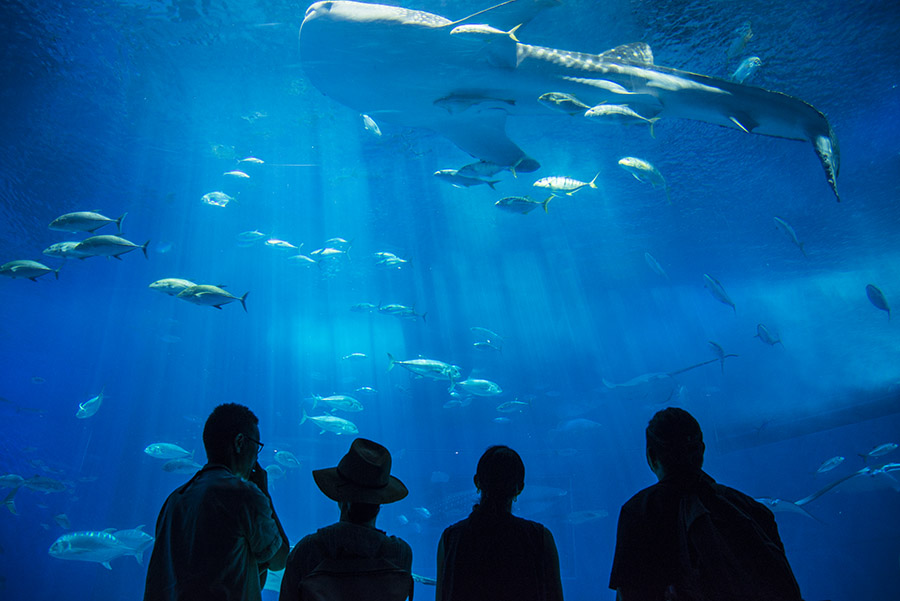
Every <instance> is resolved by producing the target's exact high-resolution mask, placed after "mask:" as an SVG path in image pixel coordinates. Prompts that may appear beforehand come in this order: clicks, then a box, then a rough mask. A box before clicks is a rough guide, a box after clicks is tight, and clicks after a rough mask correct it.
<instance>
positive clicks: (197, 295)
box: [176, 284, 250, 313]
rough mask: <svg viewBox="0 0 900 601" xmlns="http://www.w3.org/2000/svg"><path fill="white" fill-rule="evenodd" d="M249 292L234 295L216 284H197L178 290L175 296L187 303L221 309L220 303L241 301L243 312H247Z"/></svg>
mask: <svg viewBox="0 0 900 601" xmlns="http://www.w3.org/2000/svg"><path fill="white" fill-rule="evenodd" d="M248 294H250V293H249V292H245V293H244V296H240V297H238V296H234V295H233V294H231V293H229V292H226V291H225V290H222V289H221V288H220V287H218V286H209V285H207V284H201V285H197V286H191V287H190V288H185V289H184V290H182V291H181V292H179V293H178V294H177V295H176V297H177V298H180V299H182V300H186V301H187V302H189V303H194V304H195V305H203V306H207V307H215V308H216V309H221V308H222V305H227V304H228V303H231V302H234V301H241V306H242V307H244V312H245V313H246V312H247V303H246V300H247V295H248Z"/></svg>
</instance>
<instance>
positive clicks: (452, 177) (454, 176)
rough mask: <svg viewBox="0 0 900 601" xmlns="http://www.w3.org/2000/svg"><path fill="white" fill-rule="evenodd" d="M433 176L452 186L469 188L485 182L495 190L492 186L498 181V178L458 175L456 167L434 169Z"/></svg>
mask: <svg viewBox="0 0 900 601" xmlns="http://www.w3.org/2000/svg"><path fill="white" fill-rule="evenodd" d="M434 176H435V177H436V178H438V179H439V180H441V181H442V182H447V183H448V184H450V185H451V186H453V187H454V188H471V187H472V186H480V185H482V184H487V185H488V186H489V187H490V189H491V190H496V188H494V184H498V183H500V180H499V179H494V180H488V179H482V178H480V177H470V176H467V175H460V173H459V171H458V170H456V169H441V170H439V171H435V172H434Z"/></svg>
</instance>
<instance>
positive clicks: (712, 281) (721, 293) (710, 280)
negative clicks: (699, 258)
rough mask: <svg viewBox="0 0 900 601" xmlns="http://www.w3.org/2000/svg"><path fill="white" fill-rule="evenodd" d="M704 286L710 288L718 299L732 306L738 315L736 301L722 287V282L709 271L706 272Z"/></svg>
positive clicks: (711, 292) (710, 291)
mask: <svg viewBox="0 0 900 601" xmlns="http://www.w3.org/2000/svg"><path fill="white" fill-rule="evenodd" d="M703 287H704V288H706V289H708V290H709V293H710V294H712V295H713V297H715V299H716V300H717V301H719V302H720V303H723V304H726V305H728V306H729V307H731V308H732V309H733V310H734V314H735V315H737V307H735V306H734V302H733V301H732V300H731V298H730V297H729V296H728V293H726V292H725V288H723V287H722V284H720V283H719V280H717V279H716V278H714V277H712V276H711V275H709V274H708V273H704V274H703Z"/></svg>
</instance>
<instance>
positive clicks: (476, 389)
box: [450, 378, 503, 396]
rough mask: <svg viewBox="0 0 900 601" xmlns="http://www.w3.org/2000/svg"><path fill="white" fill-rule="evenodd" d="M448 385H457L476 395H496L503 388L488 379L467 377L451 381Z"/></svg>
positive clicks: (501, 391) (501, 392)
mask: <svg viewBox="0 0 900 601" xmlns="http://www.w3.org/2000/svg"><path fill="white" fill-rule="evenodd" d="M450 387H451V389H452V388H454V387H459V388H460V389H462V391H463V392H466V393H468V394H474V395H476V396H497V395H498V394H503V389H501V388H500V386H499V385H498V384H496V383H495V382H491V381H490V380H479V379H473V378H467V379H465V380H463V381H461V382H452V383H451V384H450Z"/></svg>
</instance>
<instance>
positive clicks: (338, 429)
mask: <svg viewBox="0 0 900 601" xmlns="http://www.w3.org/2000/svg"><path fill="white" fill-rule="evenodd" d="M302 412H303V418H302V419H301V420H300V423H301V424H302V423H304V422H306V421H307V420H309V421H311V422H312V423H314V424H315V425H316V426H318V427H319V429H320V430H321V432H319V433H320V434H322V433H324V432H334V433H335V434H338V435H341V434H359V428H357V427H356V424H354V423H353V422H351V421H350V420H346V419H344V418H342V417H335V416H333V415H307V414H306V410H302Z"/></svg>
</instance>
